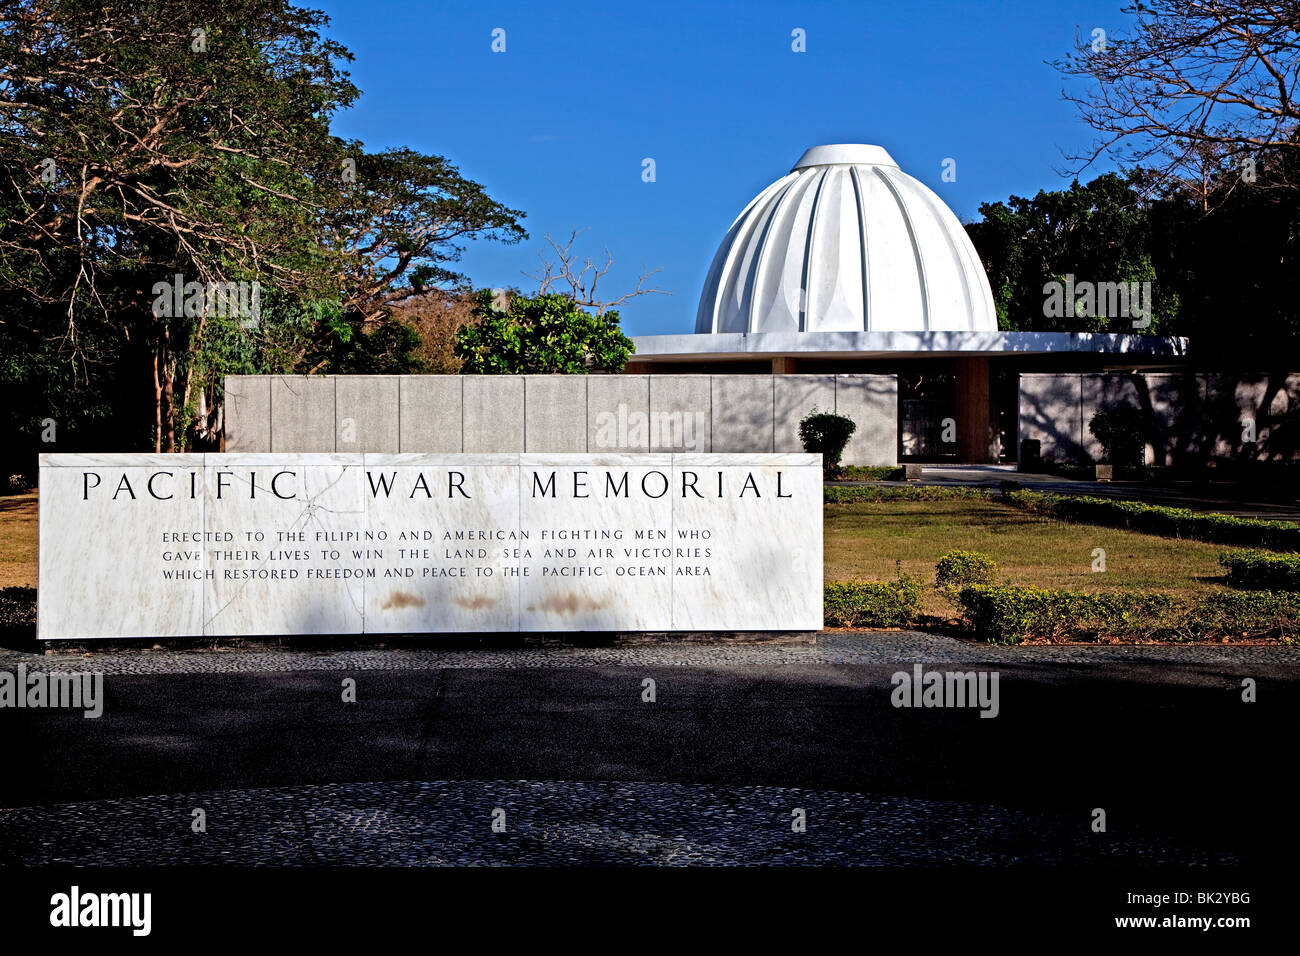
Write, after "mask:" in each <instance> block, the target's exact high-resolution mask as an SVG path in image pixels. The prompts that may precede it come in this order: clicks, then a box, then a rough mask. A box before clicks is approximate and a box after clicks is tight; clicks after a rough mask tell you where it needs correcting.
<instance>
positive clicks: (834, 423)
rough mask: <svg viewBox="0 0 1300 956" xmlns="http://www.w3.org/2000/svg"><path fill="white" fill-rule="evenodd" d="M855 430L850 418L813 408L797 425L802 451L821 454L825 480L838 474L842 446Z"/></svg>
mask: <svg viewBox="0 0 1300 956" xmlns="http://www.w3.org/2000/svg"><path fill="white" fill-rule="evenodd" d="M857 428H858V426H857V425H856V424H855V423H854V421H853V419H851V418H846V417H845V416H843V415H832V414H830V413H829V412H819V411H817V409H815V408H814V409H813V411H812V413H811V414H810V415H807V416H805V418H804V419H803V421H801V422H800V423H799V438H800V440H801V441H802V442H803V448H804V451H806V452H808V453H810V454H813V455H816V454H818V453H820V454H821V456H822V472H823V473H824V474H825V476H826V477H827V478H834V477H835V476H836V475H838V474H839V470H840V456H841V455H843V454H844V446H845V445H847V444H848V443H849V439H850V438H852V437H853V433H854V432H855V431H857Z"/></svg>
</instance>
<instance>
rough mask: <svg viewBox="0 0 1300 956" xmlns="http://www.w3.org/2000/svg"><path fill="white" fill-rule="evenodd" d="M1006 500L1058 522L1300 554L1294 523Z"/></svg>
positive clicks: (1040, 498)
mask: <svg viewBox="0 0 1300 956" xmlns="http://www.w3.org/2000/svg"><path fill="white" fill-rule="evenodd" d="M1002 500H1003V501H1005V502H1006V503H1007V504H1009V505H1015V506H1016V507H1017V508H1023V509H1025V510H1026V511H1029V512H1032V513H1033V514H1041V515H1045V516H1047V517H1049V518H1056V519H1057V520H1058V521H1076V522H1083V523H1086V524H1098V525H1104V526H1106V527H1109V528H1125V529H1127V530H1129V531H1139V532H1141V533H1143V534H1157V535H1163V536H1164V537H1169V538H1190V539H1192V540H1195V541H1210V542H1215V543H1218V544H1240V545H1244V546H1246V547H1257V548H1269V549H1271V550H1274V551H1300V524H1296V523H1295V522H1291V521H1263V520H1260V519H1259V518H1238V517H1236V516H1235V515H1224V514H1217V513H1215V512H1211V511H1192V510H1191V509H1190V508H1167V507H1165V506H1163V505H1148V504H1144V503H1143V502H1140V501H1121V500H1119V499H1115V498H1093V497H1089V496H1086V495H1056V494H1049V493H1047V492H1043V491H1007V492H1004V493H1003V495H1002Z"/></svg>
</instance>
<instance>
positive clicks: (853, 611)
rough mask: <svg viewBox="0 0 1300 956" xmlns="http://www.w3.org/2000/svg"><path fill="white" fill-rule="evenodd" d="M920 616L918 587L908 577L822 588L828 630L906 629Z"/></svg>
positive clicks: (838, 582)
mask: <svg viewBox="0 0 1300 956" xmlns="http://www.w3.org/2000/svg"><path fill="white" fill-rule="evenodd" d="M920 613H921V586H920V585H919V584H918V583H917V582H915V581H913V580H912V579H911V578H906V577H904V578H900V579H899V580H897V581H833V582H831V583H830V584H827V585H826V586H825V619H826V626H827V627H905V626H906V625H908V624H911V623H912V622H913V621H915V620H916V618H917V616H918V615H919V614H920Z"/></svg>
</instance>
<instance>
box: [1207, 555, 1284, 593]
mask: <svg viewBox="0 0 1300 956" xmlns="http://www.w3.org/2000/svg"><path fill="white" fill-rule="evenodd" d="M1219 563H1220V564H1221V565H1223V566H1224V567H1225V568H1227V569H1228V583H1229V584H1231V585H1232V586H1233V587H1234V588H1249V589H1251V590H1255V591H1300V554H1274V553H1273V552H1271V551H1260V550H1258V549H1254V548H1245V549H1242V550H1240V551H1225V552H1224V553H1223V554H1221V555H1219Z"/></svg>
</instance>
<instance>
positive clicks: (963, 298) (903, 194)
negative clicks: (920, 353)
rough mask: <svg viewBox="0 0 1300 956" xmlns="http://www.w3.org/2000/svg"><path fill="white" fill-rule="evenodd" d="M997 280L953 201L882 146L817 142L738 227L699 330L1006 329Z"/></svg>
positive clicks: (717, 264) (718, 267)
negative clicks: (992, 284)
mask: <svg viewBox="0 0 1300 956" xmlns="http://www.w3.org/2000/svg"><path fill="white" fill-rule="evenodd" d="M997 327H998V323H997V313H996V312H995V311H994V308H993V296H992V293H991V292H990V291H989V281H988V277H987V276H985V274H984V266H983V265H982V264H981V263H980V260H979V255H978V254H977V253H976V252H975V247H974V246H973V245H971V241H970V239H968V238H967V236H966V230H965V229H963V228H962V225H961V223H960V222H958V221H957V217H956V216H954V215H953V214H952V211H951V210H950V209H949V208H948V207H947V206H945V205H944V203H943V200H941V199H940V198H939V197H938V196H936V195H935V194H934V192H933V191H932V190H930V189H928V188H927V187H926V186H924V185H923V184H922V183H921V182H919V181H918V180H916V179H913V178H912V177H911V176H909V175H907V173H905V172H903V171H902V170H901V169H899V168H898V164H897V163H896V162H894V160H893V158H892V157H891V156H890V155H889V153H887V152H885V150H884V149H882V148H881V147H879V146H864V145H856V144H854V145H838V146H814V147H813V148H812V149H810V150H808V151H807V152H806V153H804V154H803V157H802V158H801V159H800V160H799V162H797V163H795V166H794V169H792V170H790V172H789V173H788V174H787V175H786V176H784V177H782V178H781V179H778V180H777V181H776V182H774V183H773V184H772V185H770V186H768V187H767V188H766V189H764V190H763V191H762V192H761V193H759V194H758V196H757V197H755V198H754V200H753V201H752V202H751V203H750V204H749V205H748V206H746V207H745V210H744V212H742V213H741V214H740V216H739V217H738V218H737V219H736V221H735V222H733V223H732V224H731V228H730V229H729V230H727V235H726V238H725V239H723V240H722V245H721V246H719V247H718V253H717V255H716V256H714V258H713V265H712V266H711V267H710V269H709V277H708V279H707V280H706V281H705V283H704V291H703V293H702V294H701V295H700V308H699V312H698V313H697V315H696V319H695V331H696V332H700V333H714V332H864V331H865V332H877V331H904V332H930V331H945V332H956V331H963V332H964V331H973V332H996V331H997Z"/></svg>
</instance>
